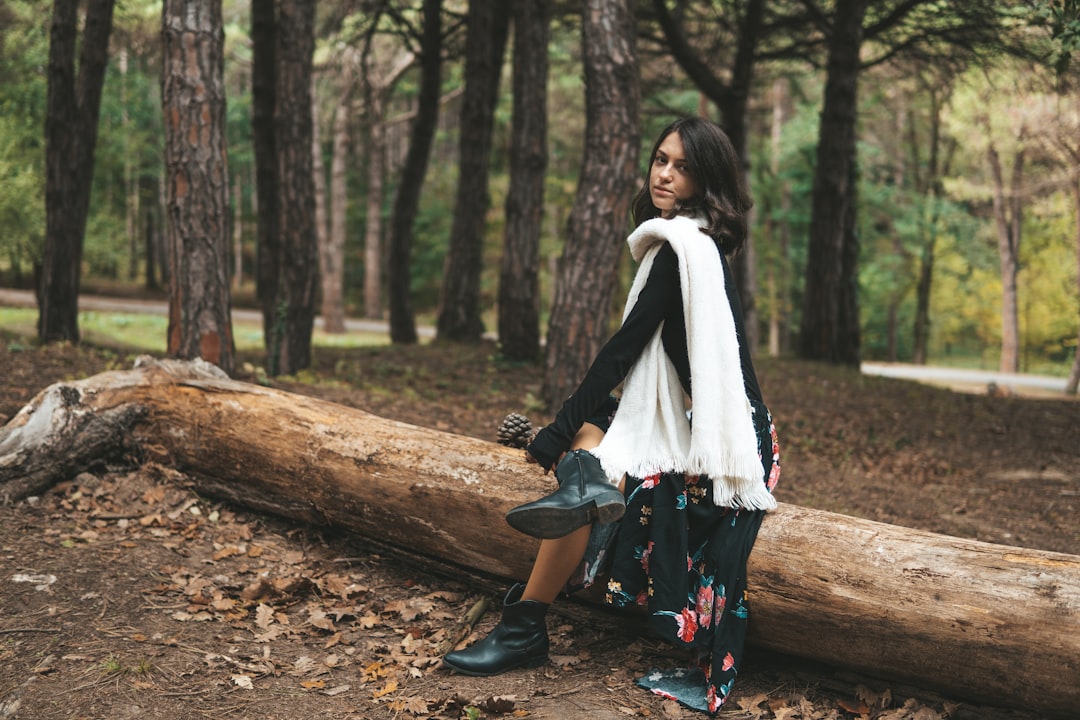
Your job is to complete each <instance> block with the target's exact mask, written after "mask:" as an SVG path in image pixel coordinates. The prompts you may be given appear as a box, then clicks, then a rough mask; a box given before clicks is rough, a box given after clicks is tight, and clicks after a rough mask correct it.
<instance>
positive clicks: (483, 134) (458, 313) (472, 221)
mask: <svg viewBox="0 0 1080 720" xmlns="http://www.w3.org/2000/svg"><path fill="white" fill-rule="evenodd" d="M509 22H510V11H509V7H508V3H506V2H505V1H504V0H469V13H468V17H467V19H466V23H467V30H466V32H467V35H466V39H465V94H464V98H463V100H462V105H461V130H460V137H459V140H460V152H459V158H460V163H459V170H458V182H457V197H456V200H455V203H454V222H453V225H452V226H451V228H450V243H449V247H448V249H447V253H446V262H445V264H444V266H443V279H442V283H443V284H442V288H441V292H440V297H439V318H438V323H437V331H438V337H439V338H440V339H442V340H459V341H466V342H475V341H478V340H480V338H481V336H483V334H484V322H483V320H482V319H481V318H480V311H481V308H480V273H481V270H482V269H483V263H484V240H485V236H486V232H485V229H486V226H487V213H488V209H489V206H490V204H491V198H490V195H489V193H488V167H489V165H490V160H491V142H492V132H493V130H494V125H495V104H496V101H497V100H498V91H499V75H500V70H501V69H502V62H503V55H504V53H505V50H506V36H507V31H508V27H509Z"/></svg>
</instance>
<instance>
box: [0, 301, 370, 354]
mask: <svg viewBox="0 0 1080 720" xmlns="http://www.w3.org/2000/svg"><path fill="white" fill-rule="evenodd" d="M37 318H38V311H37V309H36V308H10V307H0V329H2V330H3V331H5V333H6V334H8V335H10V336H11V337H12V338H18V339H16V340H13V341H12V342H11V343H10V344H9V349H10V350H15V351H19V350H23V349H25V348H26V346H27V345H28V344H30V343H32V342H34V338H36V336H37ZM168 330H169V319H168V318H167V317H165V316H163V315H154V314H150V313H115V312H99V311H93V310H91V311H86V312H80V313H79V333H80V335H81V336H82V340H83V342H84V343H87V344H89V345H96V346H99V347H103V348H113V349H116V350H121V351H127V352H145V353H152V354H158V355H160V354H163V353H164V352H165V350H166V339H167V335H168ZM262 335H263V334H262V324H261V323H258V322H250V321H236V322H234V323H233V339H234V341H235V343H236V349H237V351H238V352H240V351H250V352H261V351H262V350H263V341H262ZM311 342H312V344H313V345H315V346H317V347H332V348H352V347H365V346H372V345H385V344H386V343H387V342H388V338H387V336H386V335H385V334H384V333H375V332H349V333H344V334H340V335H333V334H329V333H325V332H323V331H322V330H318V329H316V330H315V331H314V332H313V334H312V339H311Z"/></svg>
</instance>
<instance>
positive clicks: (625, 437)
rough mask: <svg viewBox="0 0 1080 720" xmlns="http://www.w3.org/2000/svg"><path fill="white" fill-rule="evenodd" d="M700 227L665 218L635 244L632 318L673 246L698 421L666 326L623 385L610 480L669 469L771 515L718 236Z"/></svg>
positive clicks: (607, 461) (722, 501)
mask: <svg viewBox="0 0 1080 720" xmlns="http://www.w3.org/2000/svg"><path fill="white" fill-rule="evenodd" d="M700 227H701V226H700V224H699V223H698V221H696V220H694V219H691V218H687V217H681V216H679V217H675V218H672V219H670V220H668V219H662V218H656V219H653V220H648V221H646V222H644V223H642V224H641V225H640V226H638V228H637V229H636V230H635V231H634V232H633V233H632V234H631V235H630V237H629V238H627V243H629V245H630V253H631V255H633V257H634V259H635V260H637V261H639V262H640V263H641V265H640V267H639V268H638V271H637V275H636V276H635V277H634V283H633V285H632V286H631V288H630V293H629V295H628V297H627V300H626V310H625V311H624V315H623V320H625V319H626V314H627V313H629V312H630V309H631V308H633V306H634V303H635V301H636V300H637V297H638V294H640V292H641V290H642V288H643V287H644V286H645V281H646V280H647V279H648V277H649V271H650V270H651V268H652V264H653V260H654V259H655V258H656V254H657V252H659V250H660V248H661V247H662V245H663V243H664V242H665V241H667V242H668V243H669V244H670V245H671V247H672V249H674V250H675V254H676V256H677V257H678V261H679V278H680V288H681V290H682V301H683V317H684V318H685V322H686V343H687V350H688V353H689V357H690V376H691V378H693V384H694V386H693V392H694V398H693V416H694V417H693V423H692V424H691V423H690V421H689V419H688V417H687V413H686V410H687V398H686V395H685V393H684V392H683V390H682V386H681V385H680V384H679V376H678V373H677V372H676V371H675V366H674V365H673V364H672V362H671V359H670V358H669V357H668V356H667V353H665V352H664V345H663V341H662V339H661V331H662V330H663V325H662V324H661V326H660V327H659V328H657V330H656V334H655V335H654V336H653V337H652V339H651V340H650V341H649V344H648V345H647V346H646V347H645V349H644V351H642V353H641V355H640V356H639V357H638V359H637V361H636V362H635V363H634V365H633V367H631V368H630V372H629V373H628V374H627V376H626V379H625V380H624V382H623V392H622V399H621V401H620V403H619V411H618V412H617V413H616V414H615V419H614V420H613V421H612V423H611V427H610V429H609V430H608V432H607V434H606V435H605V436H604V439H603V441H602V442H601V443H600V445H599V446H598V447H597V448H595V449H594V450H592V451H591V452H592V453H593V454H594V455H596V456H597V457H598V458H600V462H601V464H602V465H603V467H604V471H605V473H606V474H607V476H608V479H609V480H610V481H611V482H613V483H618V482H619V481H620V480H621V479H622V476H623V474H624V473H626V474H629V475H632V476H634V477H639V478H644V477H647V476H649V475H653V474H656V473H660V472H682V473H688V474H692V475H707V476H708V477H710V478H711V479H712V482H713V500H714V501H715V503H716V504H717V505H720V506H723V507H741V508H748V509H752V510H771V509H773V508H775V507H776V500H775V499H774V498H773V496H772V494H771V493H769V492H768V490H767V489H766V487H765V483H764V481H763V470H762V466H761V459H760V458H759V457H758V444H757V436H756V433H755V431H754V422H753V419H752V412H753V410H752V408H751V406H750V401H749V400H748V399H747V397H746V390H745V388H744V386H743V374H742V365H741V363H740V359H739V344H738V338H737V337H736V333H735V319H734V317H733V315H732V311H731V305H730V304H729V303H728V298H727V293H726V292H725V290H724V268H723V264H722V262H721V259H720V254H719V253H718V252H717V250H716V246H715V245H714V243H713V240H712V239H711V238H710V237H709V236H707V235H705V234H704V233H702V232H701V230H700Z"/></svg>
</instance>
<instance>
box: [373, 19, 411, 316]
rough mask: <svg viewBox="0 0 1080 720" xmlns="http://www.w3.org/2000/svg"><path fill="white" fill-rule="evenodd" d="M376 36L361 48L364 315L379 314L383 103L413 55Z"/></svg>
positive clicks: (385, 153) (384, 165) (384, 161)
mask: <svg viewBox="0 0 1080 720" xmlns="http://www.w3.org/2000/svg"><path fill="white" fill-rule="evenodd" d="M378 39H379V38H378V36H375V37H373V38H371V42H370V43H369V44H368V45H367V46H366V47H365V48H364V52H363V55H362V56H361V60H360V62H361V65H362V67H363V73H362V76H363V90H364V101H365V103H366V105H367V128H366V132H367V158H366V165H367V197H366V211H365V215H364V317H366V318H370V319H372V320H381V319H382V317H383V298H382V295H383V272H384V262H383V258H384V254H383V199H384V198H385V196H386V192H385V188H386V174H387V165H388V162H387V160H388V150H387V144H388V143H387V124H386V102H387V98H388V96H389V94H390V92H391V90H393V88H394V86H395V85H396V84H397V82H398V80H400V79H401V76H402V75H404V74H405V72H406V71H407V70H408V69H409V68H410V67H412V65H413V63H414V62H415V61H416V56H415V55H413V53H412V52H411V51H409V50H404V49H402V48H400V47H398V46H397V45H396V44H395V45H393V46H391V47H389V48H382V49H380V48H376V47H375V44H376V41H377V40H378Z"/></svg>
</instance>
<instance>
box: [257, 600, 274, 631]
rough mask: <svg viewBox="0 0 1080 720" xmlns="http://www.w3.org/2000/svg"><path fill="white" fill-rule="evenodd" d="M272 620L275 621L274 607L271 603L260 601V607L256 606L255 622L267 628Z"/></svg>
mask: <svg viewBox="0 0 1080 720" xmlns="http://www.w3.org/2000/svg"><path fill="white" fill-rule="evenodd" d="M272 622H274V609H273V608H272V607H270V606H269V605H266V604H264V603H259V607H257V608H255V624H256V625H257V626H258V627H260V628H262V629H263V630H265V629H266V628H268V627H270V623H272Z"/></svg>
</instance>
